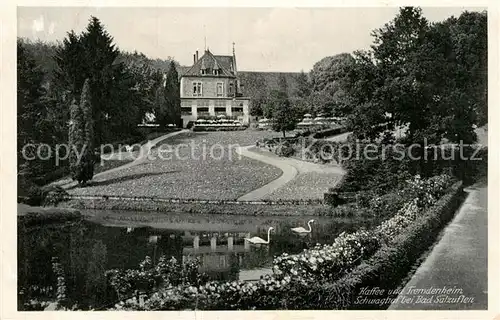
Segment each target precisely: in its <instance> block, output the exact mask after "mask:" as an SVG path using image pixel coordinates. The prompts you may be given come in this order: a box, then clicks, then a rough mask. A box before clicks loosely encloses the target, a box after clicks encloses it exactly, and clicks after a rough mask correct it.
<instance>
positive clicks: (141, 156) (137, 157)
mask: <svg viewBox="0 0 500 320" xmlns="http://www.w3.org/2000/svg"><path fill="white" fill-rule="evenodd" d="M186 132H190V130H187V129H183V130H180V131H176V132H171V133H167V134H165V135H163V136H161V137H158V138H156V139H153V140H150V141H148V142H147V143H145V144H143V145H142V146H141V150H140V151H134V152H123V151H120V152H116V153H114V154H111V155H103V156H101V158H104V156H106V160H127V159H130V158H132V159H134V161H132V162H129V163H126V164H124V165H123V166H119V167H116V168H113V169H110V170H106V171H103V172H100V173H98V174H96V175H95V176H94V178H93V179H95V178H99V177H101V176H103V175H105V174H109V173H113V172H116V171H120V170H123V169H128V168H130V167H133V166H136V165H138V164H141V163H143V162H144V161H146V160H147V159H148V155H149V153H150V151H151V149H152V148H154V147H155V146H156V145H157V144H158V143H160V142H162V141H163V140H165V139H168V138H171V137H174V136H176V135H179V134H182V133H186Z"/></svg>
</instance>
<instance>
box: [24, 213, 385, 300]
mask: <svg viewBox="0 0 500 320" xmlns="http://www.w3.org/2000/svg"><path fill="white" fill-rule="evenodd" d="M84 214H85V215H86V219H85V220H84V221H78V222H67V223H64V224H47V225H40V226H35V227H29V228H28V229H19V231H18V286H19V306H18V308H19V309H20V310H27V309H30V307H29V306H27V305H26V303H27V302H28V301H30V300H33V299H36V300H44V299H45V300H54V297H55V291H56V284H57V276H56V275H55V274H54V271H53V267H52V259H53V258H57V260H58V261H59V263H60V265H61V267H62V269H63V270H64V271H63V272H64V278H65V282H66V291H67V292H66V296H67V298H68V299H70V300H71V301H73V302H74V304H75V305H76V306H77V307H78V308H81V309H87V308H89V306H93V307H96V308H99V307H103V306H104V305H108V304H110V305H113V303H114V302H116V301H113V299H114V298H115V297H113V295H112V294H111V293H110V292H109V291H110V290H109V288H107V285H106V276H105V271H106V270H110V269H134V268H138V266H139V264H140V262H141V261H143V260H144V258H145V257H146V256H149V257H150V258H151V259H152V261H153V263H155V262H157V261H158V259H159V258H160V257H161V256H162V255H164V256H166V257H175V258H176V259H178V260H179V261H187V260H189V259H193V258H198V259H199V260H200V262H201V264H200V271H201V272H204V273H206V274H207V275H208V276H209V277H210V278H211V279H213V280H246V281H253V280H258V279H259V278H260V276H262V275H265V274H271V273H272V271H271V266H272V261H273V258H274V257H275V256H277V255H280V254H282V253H284V252H287V253H290V254H293V253H299V252H301V251H302V250H304V249H306V248H309V247H311V246H314V245H315V244H316V243H321V244H323V243H331V242H333V240H334V239H335V237H336V236H337V235H338V234H340V233H341V232H343V231H346V232H352V231H356V230H358V229H359V228H361V227H370V226H372V225H375V224H376V223H377V221H355V220H353V219H339V218H329V217H254V216H229V215H203V216H200V215H195V214H165V213H157V212H152V213H145V212H140V213H138V212H113V211H86V212H84ZM310 219H315V222H314V223H313V224H312V232H311V233H310V234H308V235H307V236H298V235H296V234H294V233H293V232H292V231H291V230H290V228H293V227H297V226H303V227H305V228H306V229H307V221H308V220H310ZM271 226H272V227H274V231H273V232H271V236H270V243H269V245H261V246H260V247H259V246H255V245H251V244H249V243H248V242H247V241H245V240H244V239H245V238H246V237H253V236H258V237H261V238H263V239H265V240H266V239H267V230H268V228H269V227H271Z"/></svg>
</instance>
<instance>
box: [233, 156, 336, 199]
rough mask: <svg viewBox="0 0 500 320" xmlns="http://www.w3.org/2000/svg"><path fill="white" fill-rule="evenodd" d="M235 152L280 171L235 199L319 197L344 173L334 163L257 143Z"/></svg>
mask: <svg viewBox="0 0 500 320" xmlns="http://www.w3.org/2000/svg"><path fill="white" fill-rule="evenodd" d="M237 152H238V153H240V154H241V155H243V156H245V157H249V158H252V159H256V160H259V161H263V162H265V163H267V164H271V165H274V166H276V167H278V168H280V169H281V170H282V171H283V175H282V176H281V177H280V178H279V179H277V180H275V181H272V182H271V183H269V184H266V185H265V186H262V187H261V188H259V189H257V190H254V191H252V192H250V193H247V194H245V195H244V196H242V197H240V198H239V199H238V200H262V199H269V200H278V199H303V200H307V199H322V198H323V193H324V192H326V191H327V190H328V188H330V187H333V186H334V185H335V184H336V183H337V182H338V181H340V178H341V177H342V176H343V175H344V174H345V172H344V170H343V169H342V168H341V167H340V166H337V165H324V164H318V163H312V162H307V161H301V160H297V159H293V158H283V157H279V156H277V155H275V154H274V153H272V152H269V151H265V150H261V149H258V148H256V147H244V148H239V149H238V150H237Z"/></svg>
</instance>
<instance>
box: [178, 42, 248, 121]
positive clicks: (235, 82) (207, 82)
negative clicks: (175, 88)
mask: <svg viewBox="0 0 500 320" xmlns="http://www.w3.org/2000/svg"><path fill="white" fill-rule="evenodd" d="M180 96H181V118H182V122H183V126H184V127H185V126H186V125H187V124H188V123H189V122H190V121H195V120H197V119H199V118H203V117H215V116H221V115H224V116H225V117H227V118H233V119H235V120H239V121H240V122H241V123H243V124H245V125H247V124H248V123H249V121H250V112H249V106H248V105H249V101H250V99H249V98H246V97H243V96H242V94H241V90H240V81H239V78H238V72H237V68H236V56H235V51H234V47H233V55H232V56H221V55H214V54H212V53H211V52H210V51H209V50H205V53H204V54H203V56H202V57H201V58H199V57H198V51H196V53H195V54H194V55H193V65H192V66H191V67H190V68H189V69H188V70H187V71H186V72H184V73H183V74H181V75H180Z"/></svg>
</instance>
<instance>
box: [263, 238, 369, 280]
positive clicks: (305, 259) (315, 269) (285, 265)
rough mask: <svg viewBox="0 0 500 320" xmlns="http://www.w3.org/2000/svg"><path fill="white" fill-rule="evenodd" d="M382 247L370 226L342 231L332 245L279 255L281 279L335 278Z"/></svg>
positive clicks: (276, 266)
mask: <svg viewBox="0 0 500 320" xmlns="http://www.w3.org/2000/svg"><path fill="white" fill-rule="evenodd" d="M377 248H378V240H377V238H375V237H374V235H373V234H372V233H370V232H368V231H366V230H361V231H358V232H355V233H351V234H348V233H341V234H340V235H339V236H338V237H337V238H336V239H335V241H334V243H333V244H331V245H319V244H317V245H316V246H315V247H314V248H312V249H309V250H304V252H303V253H300V254H296V255H288V254H286V253H284V254H282V255H280V256H278V257H276V258H275V259H274V262H273V265H274V266H273V272H274V274H275V275H276V277H277V279H279V280H281V279H283V278H284V277H286V276H288V277H293V278H294V279H299V280H303V281H305V282H309V281H312V282H316V281H332V280H335V279H337V278H338V277H339V276H341V275H342V274H343V273H345V272H347V271H349V270H350V269H351V268H353V267H354V266H355V265H357V264H358V263H360V262H361V261H362V260H363V259H365V258H367V257H368V256H370V255H371V254H373V252H374V251H375V250H376V249H377Z"/></svg>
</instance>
